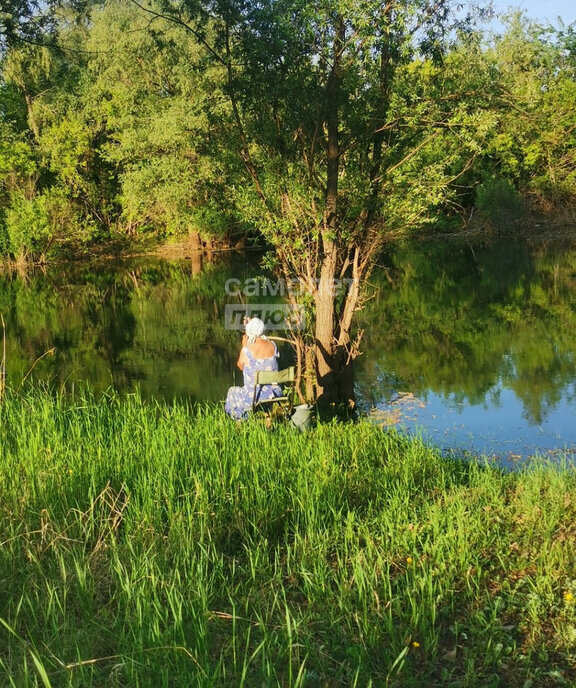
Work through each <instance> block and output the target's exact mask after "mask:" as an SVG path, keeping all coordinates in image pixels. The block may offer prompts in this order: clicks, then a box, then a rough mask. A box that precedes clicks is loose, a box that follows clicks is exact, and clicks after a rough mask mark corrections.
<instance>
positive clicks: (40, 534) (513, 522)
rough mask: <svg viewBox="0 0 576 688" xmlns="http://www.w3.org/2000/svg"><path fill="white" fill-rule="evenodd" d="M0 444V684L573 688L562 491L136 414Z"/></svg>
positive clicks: (163, 412)
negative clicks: (556, 687)
mask: <svg viewBox="0 0 576 688" xmlns="http://www.w3.org/2000/svg"><path fill="white" fill-rule="evenodd" d="M0 423H1V428H2V429H1V433H2V445H1V449H0V619H1V620H0V623H1V626H0V662H1V663H0V684H1V685H2V686H17V687H18V688H23V687H25V686H36V685H39V686H53V687H55V686H78V687H79V688H80V687H82V688H85V687H87V686H102V687H104V686H107V687H109V686H130V688H135V687H138V686H150V687H151V686H176V687H180V686H183V687H184V686H185V687H186V688H188V687H193V686H204V687H206V688H208V687H210V688H212V687H213V686H246V687H248V688H252V687H254V688H256V687H257V688H260V687H261V686H266V687H273V686H286V687H290V688H292V687H296V686H330V687H340V686H358V687H367V686H373V687H376V686H388V685H389V686H436V685H442V686H483V687H487V686H499V685H502V686H530V685H533V686H548V685H550V686H555V685H576V656H575V653H574V646H575V640H576V605H575V603H574V598H576V566H575V565H576V545H575V535H576V491H575V489H574V488H575V483H576V474H575V471H574V470H573V469H564V470H561V469H554V468H551V467H546V466H544V465H542V466H539V467H535V468H533V469H532V470H529V471H525V472H521V473H515V474H505V473H502V472H500V471H498V470H497V469H496V468H494V467H486V466H478V465H475V464H465V463H460V462H457V461H446V460H444V459H442V458H441V457H440V456H439V455H438V454H437V453H436V452H435V451H433V450H431V449H429V448H427V447H425V446H423V445H422V444H420V443H419V442H417V441H415V442H408V441H407V440H406V439H403V438H402V437H400V436H398V435H397V434H395V433H393V432H390V433H387V432H382V431H381V430H379V429H377V428H374V427H372V426H370V425H368V424H366V423H359V424H357V425H353V426H352V425H350V426H345V427H342V426H340V427H339V426H336V425H326V426H320V427H318V428H317V429H316V430H314V431H313V432H311V433H309V434H307V435H304V434H298V433H296V432H293V431H291V430H290V429H289V428H279V429H277V430H275V431H273V432H269V431H267V430H266V429H265V428H263V427H262V426H260V425H258V424H257V423H253V422H249V423H245V424H243V425H241V426H238V425H236V424H235V423H233V422H232V421H230V420H229V419H227V418H226V417H225V416H224V414H223V412H222V411H221V409H218V408H211V407H202V408H200V409H198V410H195V411H193V410H191V409H190V408H187V407H186V406H185V405H183V404H174V405H157V406H156V405H150V404H148V405H146V404H144V403H142V402H141V401H139V400H138V399H137V398H135V397H129V398H127V399H124V400H120V399H118V398H116V397H114V396H111V397H109V398H106V399H104V400H101V401H95V400H94V399H92V398H90V396H88V395H87V396H85V397H83V398H76V399H75V400H74V401H73V402H71V401H70V400H68V401H63V400H52V399H51V398H50V397H49V396H48V395H47V394H44V393H42V392H32V393H30V394H29V395H28V396H24V397H22V396H17V395H15V394H11V393H8V394H7V396H6V398H5V400H4V403H3V405H2V406H1V407H0ZM531 682H532V683H531Z"/></svg>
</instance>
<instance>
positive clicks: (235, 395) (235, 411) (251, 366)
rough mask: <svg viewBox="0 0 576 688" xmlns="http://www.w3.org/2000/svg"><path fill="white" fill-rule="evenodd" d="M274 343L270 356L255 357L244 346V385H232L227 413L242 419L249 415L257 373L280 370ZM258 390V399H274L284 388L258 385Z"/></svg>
mask: <svg viewBox="0 0 576 688" xmlns="http://www.w3.org/2000/svg"><path fill="white" fill-rule="evenodd" d="M272 344H274V354H273V355H272V356H269V357H268V358H255V357H254V356H253V355H252V354H251V353H250V349H248V347H247V346H245V347H244V353H245V354H246V363H245V365H244V371H243V372H244V386H243V387H230V389H229V390H228V394H227V396H226V405H225V406H224V408H225V409H226V413H227V414H228V415H229V416H232V418H236V419H237V420H241V419H244V418H247V417H248V413H249V412H250V411H251V409H252V400H253V399H254V387H255V383H256V373H257V371H259V370H278V360H277V359H278V349H277V348H276V344H275V343H274V342H272ZM258 388H259V389H258V390H257V391H256V401H262V400H263V399H273V398H274V397H280V396H282V389H281V388H280V386H279V385H264V386H260V385H258Z"/></svg>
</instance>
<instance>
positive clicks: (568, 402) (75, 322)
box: [0, 240, 576, 463]
mask: <svg viewBox="0 0 576 688" xmlns="http://www.w3.org/2000/svg"><path fill="white" fill-rule="evenodd" d="M266 276H268V277H270V278H271V275H267V274H266V272H265V271H264V270H263V269H262V268H260V267H259V258H258V256H257V255H255V254H244V255H241V254H236V253H224V254H219V255H218V256H217V257H215V258H214V259H213V260H211V261H207V260H204V262H203V264H201V262H200V259H199V257H198V256H196V258H195V259H194V260H179V261H166V260H161V259H158V258H151V257H146V258H138V259H130V260H123V261H117V262H111V261H107V262H100V263H86V264H79V263H78V264H76V263H75V264H72V265H67V266H62V267H54V268H51V269H49V270H45V271H35V272H34V273H27V274H26V275H21V276H19V275H17V274H11V275H7V274H4V275H2V276H0V313H2V314H3V316H4V320H5V323H6V364H7V377H8V381H9V384H10V385H11V386H12V387H18V386H20V385H21V384H23V385H24V386H27V385H29V384H35V383H38V382H44V383H48V384H50V385H51V386H52V387H54V388H61V389H65V390H67V391H72V390H73V389H75V388H77V387H78V386H82V385H84V384H88V385H90V387H91V388H92V389H94V390H95V391H96V392H97V393H103V392H105V391H106V390H109V389H111V388H113V389H115V390H117V391H119V392H121V393H130V392H132V391H134V390H136V389H138V390H139V393H140V394H141V396H142V397H143V398H145V399H155V398H157V399H165V400H172V399H176V398H184V399H188V400H191V401H204V400H208V401H218V400H222V399H223V398H224V397H225V395H226V390H227V388H228V387H229V386H230V385H232V384H235V383H236V384H237V383H239V382H240V374H239V372H237V371H235V362H236V358H237V354H238V346H239V338H240V333H239V332H238V331H237V330H232V329H229V326H230V322H227V321H226V317H225V316H226V307H227V306H228V307H230V306H231V305H232V304H234V305H235V306H242V305H243V304H245V303H253V304H254V303H261V304H262V303H269V304H271V305H273V304H275V303H278V302H280V301H281V297H280V296H279V295H278V294H273V293H272V294H270V293H268V294H264V295H263V294H262V290H259V293H257V294H253V293H251V292H250V290H249V289H244V287H245V286H246V285H247V284H250V279H251V278H254V277H259V278H261V277H266ZM231 280H232V282H231ZM231 284H233V285H234V287H233V288H231V287H230V285H231ZM575 287H576V246H574V245H571V244H562V243H558V242H548V243H541V244H527V243H522V242H500V243H499V244H479V243H474V244H471V243H468V242H465V241H455V240H449V241H437V240H435V241H426V242H419V243H415V244H411V245H403V246H397V247H395V248H393V249H391V250H390V251H389V252H388V253H387V254H386V255H384V256H382V259H381V261H380V266H379V268H378V269H377V270H376V271H375V272H374V274H373V276H372V278H371V280H370V293H371V298H370V299H369V300H368V301H367V302H366V304H365V306H364V308H363V310H362V311H361V312H360V313H359V314H358V315H359V318H358V326H359V327H360V328H361V329H363V330H364V338H363V350H364V354H363V355H362V356H361V357H360V358H359V359H358V361H357V390H358V397H359V401H360V406H361V408H362V409H363V410H364V411H366V412H367V413H369V414H370V417H371V418H372V419H373V421H374V422H376V423H382V424H385V425H388V424H393V425H396V426H397V427H400V428H403V429H404V430H406V431H407V432H410V433H418V434H422V435H424V437H426V438H427V439H429V440H430V441H431V442H433V443H434V444H437V445H438V446H440V447H442V448H443V449H446V450H447V451H450V450H457V451H458V452H462V451H465V452H471V453H482V454H487V455H489V456H493V455H496V456H498V457H499V459H500V460H502V461H503V462H505V463H510V462H514V461H519V460H520V461H521V460H523V459H524V458H526V457H529V456H532V455H533V454H535V453H538V454H540V455H543V456H546V457H552V458H553V459H554V460H561V459H562V458H564V457H567V458H568V459H569V460H570V461H572V460H573V457H574V454H575V452H576V422H575V421H576V393H575V392H576V389H575V381H576V360H575V352H576V288H575ZM256 291H258V290H256ZM246 292H248V293H246ZM278 334H279V335H282V332H278ZM282 356H283V360H284V362H285V364H288V363H289V362H290V361H289V358H290V351H289V350H288V349H287V348H286V347H285V348H284V350H283V352H282Z"/></svg>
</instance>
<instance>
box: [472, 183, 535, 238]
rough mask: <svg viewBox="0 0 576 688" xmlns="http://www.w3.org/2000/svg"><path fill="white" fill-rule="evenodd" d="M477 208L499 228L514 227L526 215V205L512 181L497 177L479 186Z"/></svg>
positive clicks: (507, 228) (508, 228)
mask: <svg viewBox="0 0 576 688" xmlns="http://www.w3.org/2000/svg"><path fill="white" fill-rule="evenodd" d="M476 208H477V209H478V210H479V211H480V213H481V214H482V215H483V216H484V217H485V218H486V219H487V220H489V221H490V222H491V223H492V224H493V225H494V227H496V228H497V229H499V230H510V229H512V228H513V227H514V226H515V225H516V224H517V223H518V221H519V220H520V219H522V216H523V215H524V206H523V204H522V201H521V199H520V197H519V195H518V192H517V191H516V189H515V188H514V186H513V185H512V182H510V181H509V180H508V179H502V178H497V177H495V178H491V179H487V180H486V181H485V182H483V183H482V184H481V185H480V186H479V187H478V189H477V191H476Z"/></svg>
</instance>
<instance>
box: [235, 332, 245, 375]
mask: <svg viewBox="0 0 576 688" xmlns="http://www.w3.org/2000/svg"><path fill="white" fill-rule="evenodd" d="M247 341H248V339H247V337H246V335H244V336H243V337H242V348H241V349H240V354H239V356H238V361H237V362H236V365H237V366H238V368H240V370H242V371H243V370H244V365H245V364H246V352H245V351H244V347H245V346H246V342H247Z"/></svg>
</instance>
